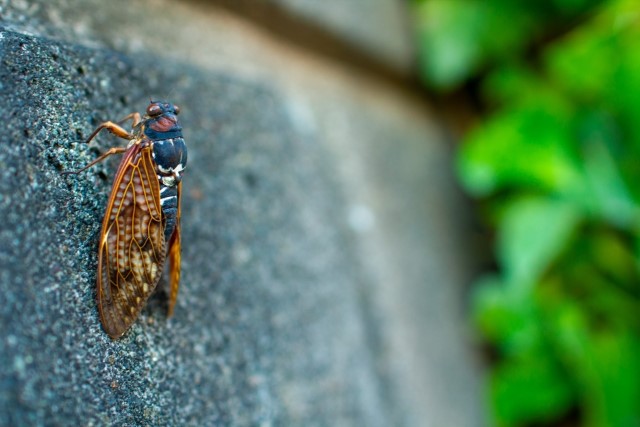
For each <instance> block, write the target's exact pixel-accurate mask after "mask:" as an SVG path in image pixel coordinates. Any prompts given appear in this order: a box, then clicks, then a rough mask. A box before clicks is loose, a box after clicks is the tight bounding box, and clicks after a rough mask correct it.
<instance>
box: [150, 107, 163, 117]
mask: <svg viewBox="0 0 640 427" xmlns="http://www.w3.org/2000/svg"><path fill="white" fill-rule="evenodd" d="M147 114H148V115H149V116H151V117H155V116H159V115H160V114H162V107H160V105H159V104H151V105H149V106H148V107H147Z"/></svg>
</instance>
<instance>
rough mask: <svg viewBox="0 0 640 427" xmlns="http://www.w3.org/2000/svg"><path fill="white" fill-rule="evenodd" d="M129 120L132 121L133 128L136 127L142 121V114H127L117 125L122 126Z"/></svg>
mask: <svg viewBox="0 0 640 427" xmlns="http://www.w3.org/2000/svg"><path fill="white" fill-rule="evenodd" d="M127 120H132V123H131V126H133V127H136V125H137V124H138V123H140V121H141V120H142V119H141V117H140V113H138V112H134V113H131V114H127V115H126V116H125V117H123V118H122V119H120V120H118V121H117V122H116V123H117V124H122V123H124V122H126V121H127Z"/></svg>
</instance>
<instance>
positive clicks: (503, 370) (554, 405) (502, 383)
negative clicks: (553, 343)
mask: <svg viewBox="0 0 640 427" xmlns="http://www.w3.org/2000/svg"><path fill="white" fill-rule="evenodd" d="M491 398H492V402H493V406H494V413H495V416H496V418H497V420H496V421H497V424H498V425H505V426H510V425H524V424H525V423H528V422H532V421H534V420H536V421H549V420H551V419H553V418H554V417H557V416H559V415H562V414H563V413H565V412H567V411H568V410H569V409H570V407H571V405H572V403H573V402H574V392H573V390H572V388H571V387H570V386H569V385H568V384H567V383H566V382H565V381H564V380H563V375H562V372H561V371H560V370H559V369H558V367H556V366H554V365H553V364H552V363H550V359H549V358H548V357H546V356H545V355H544V354H543V353H540V354H531V355H530V356H529V357H528V358H525V359H521V360H517V361H509V362H506V363H503V364H501V365H500V366H499V367H498V368H497V369H495V370H494V372H493V373H492V376H491Z"/></svg>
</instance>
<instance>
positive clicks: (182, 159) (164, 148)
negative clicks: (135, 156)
mask: <svg viewBox="0 0 640 427" xmlns="http://www.w3.org/2000/svg"><path fill="white" fill-rule="evenodd" d="M163 136H164V135H163ZM153 160H154V161H155V162H156V165H158V172H160V173H163V172H167V171H170V170H179V171H183V170H184V169H185V168H186V167H187V145H186V144H185V143H184V139H182V137H177V138H167V139H162V140H159V141H155V142H154V143H153Z"/></svg>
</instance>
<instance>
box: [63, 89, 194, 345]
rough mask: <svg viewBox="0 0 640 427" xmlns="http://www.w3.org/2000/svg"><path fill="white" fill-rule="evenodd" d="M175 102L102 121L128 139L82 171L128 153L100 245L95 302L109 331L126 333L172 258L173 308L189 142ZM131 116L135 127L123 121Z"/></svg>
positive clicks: (113, 335) (114, 335)
mask: <svg viewBox="0 0 640 427" xmlns="http://www.w3.org/2000/svg"><path fill="white" fill-rule="evenodd" d="M179 113H180V109H179V108H178V106H177V105H173V104H170V103H166V102H159V101H151V102H150V104H149V106H148V107H147V110H146V113H145V114H144V116H141V115H140V113H131V114H129V115H128V116H126V117H125V118H124V119H122V120H121V121H119V122H116V123H114V122H111V121H107V122H104V123H102V124H100V126H98V127H97V129H96V130H95V131H93V133H92V134H91V135H90V136H89V138H88V139H87V141H86V142H87V143H88V142H90V141H91V140H92V139H93V138H95V137H96V136H97V135H98V134H99V133H100V132H101V131H103V130H107V131H109V132H111V133H112V134H114V135H116V136H118V137H120V138H123V139H127V140H128V141H129V144H128V145H127V146H126V147H114V148H111V149H110V150H108V151H107V152H105V153H104V154H102V155H101V156H99V157H98V158H97V159H96V160H94V161H92V162H91V163H89V164H88V165H86V166H85V167H83V168H82V169H80V170H77V171H73V172H66V173H73V174H77V173H80V172H82V171H84V170H86V169H88V168H89V167H91V166H93V165H95V164H96V163H98V162H100V161H102V160H104V159H105V158H107V157H108V156H111V155H113V154H118V153H124V155H123V157H122V160H121V161H120V165H119V166H118V171H117V172H116V176H115V178H114V180H113V185H112V187H111V195H110V196H109V202H108V203H107V208H106V210H105V215H104V220H103V221H102V231H101V232H100V241H99V247H98V274H97V302H98V310H99V312H100V320H101V322H102V326H103V328H104V330H105V332H106V333H107V334H108V335H109V336H110V337H111V338H114V339H115V338H118V337H120V336H122V335H123V334H124V333H125V332H126V331H127V330H128V329H129V328H130V327H131V325H132V324H133V322H134V321H135V320H136V318H137V317H138V315H139V314H140V311H141V310H142V308H143V307H144V305H145V303H146V301H147V299H148V298H149V295H151V293H152V292H153V290H154V289H155V288H156V285H157V284H158V281H159V280H160V277H161V276H162V273H163V271H164V267H165V261H166V260H167V259H168V261H169V283H170V291H169V313H168V315H169V316H171V315H172V313H173V309H174V306H175V303H176V298H177V296H178V286H179V282H180V201H181V194H182V174H183V172H184V170H185V167H186V165H187V146H186V145H185V142H184V139H183V137H182V127H181V126H180V124H179V122H178V118H177V116H178V114H179ZM129 120H131V121H132V129H131V131H127V130H125V129H124V128H123V127H121V126H120V124H122V123H125V122H127V121H129Z"/></svg>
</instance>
